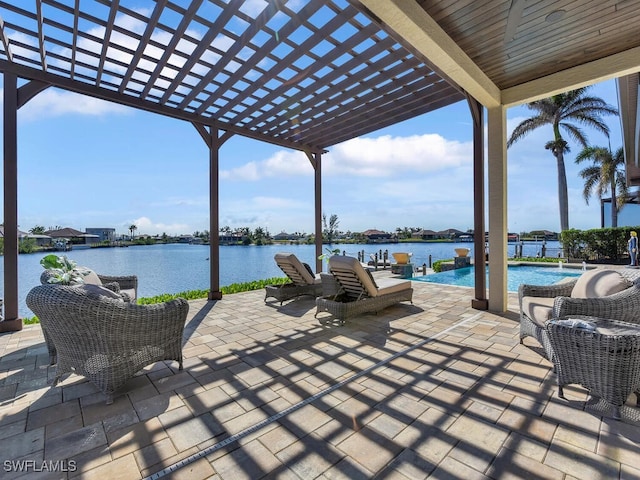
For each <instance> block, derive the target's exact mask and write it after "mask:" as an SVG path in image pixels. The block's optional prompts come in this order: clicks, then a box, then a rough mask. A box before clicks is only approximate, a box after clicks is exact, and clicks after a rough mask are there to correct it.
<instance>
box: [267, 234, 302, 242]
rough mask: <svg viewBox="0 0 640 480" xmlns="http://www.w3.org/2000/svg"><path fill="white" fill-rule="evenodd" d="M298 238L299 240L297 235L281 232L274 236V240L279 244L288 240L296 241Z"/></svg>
mask: <svg viewBox="0 0 640 480" xmlns="http://www.w3.org/2000/svg"><path fill="white" fill-rule="evenodd" d="M297 238H298V236H297V235H295V234H293V233H287V232H280V233H277V234H275V235H274V236H273V239H274V240H275V241H279V242H282V241H286V240H296V239H297Z"/></svg>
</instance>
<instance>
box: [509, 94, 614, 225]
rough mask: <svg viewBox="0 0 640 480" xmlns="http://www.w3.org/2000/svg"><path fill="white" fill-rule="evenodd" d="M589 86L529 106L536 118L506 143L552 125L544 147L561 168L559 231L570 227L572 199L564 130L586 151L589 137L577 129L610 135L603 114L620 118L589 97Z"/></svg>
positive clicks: (518, 128)
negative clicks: (569, 196) (551, 130)
mask: <svg viewBox="0 0 640 480" xmlns="http://www.w3.org/2000/svg"><path fill="white" fill-rule="evenodd" d="M587 90H588V87H584V88H578V89H577V90H572V91H570V92H566V93H560V94H558V95H554V96H553V97H549V98H544V99H542V100H537V101H535V102H531V103H528V104H527V107H528V108H529V109H531V110H533V111H535V112H536V115H535V116H533V117H531V118H528V119H526V120H524V121H523V122H522V123H520V124H519V125H518V126H517V127H516V128H515V129H514V130H513V132H512V133H511V137H510V138H509V141H508V142H507V147H510V146H511V145H513V144H514V143H515V142H517V141H518V140H520V139H521V138H523V137H525V136H526V135H528V134H529V133H531V132H532V131H534V130H535V129H537V128H538V127H542V126H544V125H551V127H552V128H553V140H551V141H549V142H547V143H546V145H545V146H544V148H546V149H547V150H550V151H551V153H552V154H553V156H554V157H555V159H556V164H557V168H558V204H559V207H560V229H561V230H567V229H568V228H569V198H568V195H567V172H566V170H565V167H564V154H565V153H567V152H569V144H568V143H567V141H566V140H565V139H564V138H563V137H562V135H561V134H560V131H561V130H562V131H564V132H565V133H566V135H567V136H568V138H570V139H571V140H573V141H575V142H577V143H579V144H580V145H581V146H582V147H583V148H584V147H586V146H587V137H586V136H585V134H584V132H583V131H582V130H581V129H580V128H579V127H578V125H583V126H587V127H591V128H593V129H595V130H597V131H599V132H602V133H604V134H605V135H607V137H608V136H609V127H608V126H607V125H606V124H605V123H604V121H603V120H602V116H603V115H618V111H617V110H616V109H615V108H614V107H613V106H611V105H607V104H606V103H605V101H604V100H602V99H601V98H598V97H590V96H587V95H586V93H587Z"/></svg>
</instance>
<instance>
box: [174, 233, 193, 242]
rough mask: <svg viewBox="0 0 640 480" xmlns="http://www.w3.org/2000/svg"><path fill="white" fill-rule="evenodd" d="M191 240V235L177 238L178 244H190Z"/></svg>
mask: <svg viewBox="0 0 640 480" xmlns="http://www.w3.org/2000/svg"><path fill="white" fill-rule="evenodd" d="M193 238H194V237H193V235H191V234H190V233H188V234H186V235H180V236H179V237H178V243H191V242H193Z"/></svg>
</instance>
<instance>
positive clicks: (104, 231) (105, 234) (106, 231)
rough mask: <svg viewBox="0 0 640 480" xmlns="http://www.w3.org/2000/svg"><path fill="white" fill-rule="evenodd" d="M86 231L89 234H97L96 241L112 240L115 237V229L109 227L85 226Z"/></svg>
mask: <svg viewBox="0 0 640 480" xmlns="http://www.w3.org/2000/svg"><path fill="white" fill-rule="evenodd" d="M86 233H88V234H90V235H97V236H98V241H100V242H104V241H109V242H113V241H114V240H115V239H116V229H115V228H109V227H92V228H87V229H86Z"/></svg>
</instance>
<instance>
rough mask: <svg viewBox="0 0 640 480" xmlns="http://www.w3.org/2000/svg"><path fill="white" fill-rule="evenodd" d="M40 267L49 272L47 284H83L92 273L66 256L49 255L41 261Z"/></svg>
mask: <svg viewBox="0 0 640 480" xmlns="http://www.w3.org/2000/svg"><path fill="white" fill-rule="evenodd" d="M40 265H42V266H43V267H44V268H45V270H47V283H55V284H58V285H77V284H82V283H84V279H83V277H84V276H86V275H89V273H90V272H89V270H88V269H86V268H84V267H78V265H77V264H76V262H74V261H73V260H71V259H69V258H67V256H66V255H62V256H58V255H54V254H50V255H47V256H45V257H44V258H42V260H40Z"/></svg>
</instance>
